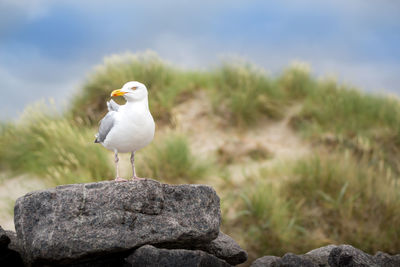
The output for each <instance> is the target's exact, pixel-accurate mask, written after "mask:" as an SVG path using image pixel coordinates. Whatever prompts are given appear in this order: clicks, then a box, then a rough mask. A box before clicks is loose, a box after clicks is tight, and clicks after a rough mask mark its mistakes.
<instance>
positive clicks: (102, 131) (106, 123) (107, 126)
mask: <svg viewBox="0 0 400 267" xmlns="http://www.w3.org/2000/svg"><path fill="white" fill-rule="evenodd" d="M116 105H117V104H116ZM115 114H116V112H115V111H110V112H108V113H107V114H106V116H104V118H103V119H102V120H101V121H100V126H99V133H98V134H97V136H96V140H95V142H96V143H101V142H103V141H104V140H105V139H106V137H107V135H108V133H109V132H110V131H111V129H112V127H113V126H114V122H115Z"/></svg>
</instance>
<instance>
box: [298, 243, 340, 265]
mask: <svg viewBox="0 0 400 267" xmlns="http://www.w3.org/2000/svg"><path fill="white" fill-rule="evenodd" d="M335 247H336V246H335V245H328V246H325V247H320V248H317V249H313V250H311V251H309V252H307V253H306V254H304V256H305V257H306V258H308V259H310V260H311V261H312V262H313V263H315V264H316V265H317V266H321V267H322V266H329V265H328V258H329V254H330V253H331V251H332V249H334V248H335Z"/></svg>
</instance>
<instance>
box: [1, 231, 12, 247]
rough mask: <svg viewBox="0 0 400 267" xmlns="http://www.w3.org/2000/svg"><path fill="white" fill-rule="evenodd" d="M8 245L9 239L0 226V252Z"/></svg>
mask: <svg viewBox="0 0 400 267" xmlns="http://www.w3.org/2000/svg"><path fill="white" fill-rule="evenodd" d="M9 243H10V238H9V237H8V236H7V233H6V231H4V229H3V228H2V227H1V226H0V251H2V250H4V249H6V248H7V247H8V244H9Z"/></svg>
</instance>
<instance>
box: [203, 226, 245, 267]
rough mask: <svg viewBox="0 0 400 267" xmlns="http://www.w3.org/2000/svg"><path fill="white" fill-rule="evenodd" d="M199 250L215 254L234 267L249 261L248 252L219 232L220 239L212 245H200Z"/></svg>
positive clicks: (212, 242)
mask: <svg viewBox="0 0 400 267" xmlns="http://www.w3.org/2000/svg"><path fill="white" fill-rule="evenodd" d="M197 248H198V249H200V250H203V251H206V252H208V253H210V254H213V255H215V256H217V257H218V258H220V259H223V260H225V261H226V262H228V263H229V264H232V265H237V264H240V263H243V262H245V261H247V252H246V251H245V250H243V249H242V248H241V247H240V246H239V245H238V244H237V243H236V242H235V240H233V239H232V238H231V237H230V236H228V235H226V234H224V233H223V232H219V235H218V237H217V238H216V239H214V240H213V241H211V242H210V243H208V244H205V245H200V246H198V247H197Z"/></svg>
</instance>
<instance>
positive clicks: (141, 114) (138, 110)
mask: <svg viewBox="0 0 400 267" xmlns="http://www.w3.org/2000/svg"><path fill="white" fill-rule="evenodd" d="M154 131H155V124H154V120H153V117H152V116H151V113H150V111H149V109H148V108H147V106H145V105H141V104H140V103H135V104H131V105H128V104H126V105H124V106H121V107H120V109H119V110H118V112H116V114H115V122H114V125H113V127H112V129H111V131H110V132H109V133H108V135H107V137H106V139H105V140H104V142H103V145H104V147H106V148H107V149H110V150H112V151H115V150H117V151H118V152H122V153H125V152H134V151H137V150H139V149H141V148H143V147H145V146H146V145H148V144H149V143H150V142H151V141H152V140H153V137H154Z"/></svg>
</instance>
